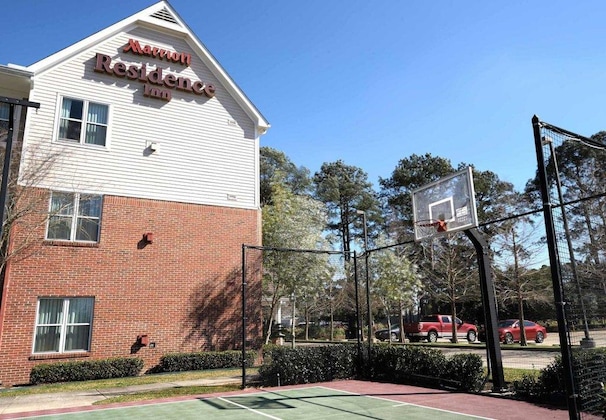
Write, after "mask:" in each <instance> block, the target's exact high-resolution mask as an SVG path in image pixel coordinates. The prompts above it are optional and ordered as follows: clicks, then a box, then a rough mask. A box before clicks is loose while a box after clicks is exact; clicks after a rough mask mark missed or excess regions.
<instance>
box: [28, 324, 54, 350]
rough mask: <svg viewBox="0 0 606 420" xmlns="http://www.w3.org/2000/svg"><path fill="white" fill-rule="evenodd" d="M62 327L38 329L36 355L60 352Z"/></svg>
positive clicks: (35, 346) (35, 345)
mask: <svg viewBox="0 0 606 420" xmlns="http://www.w3.org/2000/svg"><path fill="white" fill-rule="evenodd" d="M59 328H60V327H38V328H36V339H35V343H34V353H39V352H47V351H54V352H58V351H59V337H60V333H59V331H60V329H59Z"/></svg>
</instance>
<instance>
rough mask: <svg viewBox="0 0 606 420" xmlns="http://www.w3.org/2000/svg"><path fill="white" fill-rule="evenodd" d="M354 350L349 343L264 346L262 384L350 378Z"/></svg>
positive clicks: (353, 367) (354, 355)
mask: <svg viewBox="0 0 606 420" xmlns="http://www.w3.org/2000/svg"><path fill="white" fill-rule="evenodd" d="M356 355H357V349H356V348H355V347H354V346H350V345H336V346H321V347H298V348H294V349H292V348H289V347H282V346H266V347H264V358H263V365H262V366H261V367H260V368H259V375H260V377H261V381H262V382H263V384H264V385H267V386H275V385H278V384H281V385H294V384H301V383H316V382H326V381H332V380H334V379H346V378H352V377H354V376H355V373H356V363H355V360H356Z"/></svg>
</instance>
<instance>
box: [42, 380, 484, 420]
mask: <svg viewBox="0 0 606 420" xmlns="http://www.w3.org/2000/svg"><path fill="white" fill-rule="evenodd" d="M432 417H434V418H440V420H449V419H469V418H482V417H475V416H469V415H464V414H459V413H454V412H450V411H444V410H438V409H434V408H430V407H422V406H419V405H414V404H407V403H402V402H398V401H391V400H389V399H385V398H376V397H368V396H360V395H356V394H351V393H347V392H343V391H338V390H334V389H330V388H326V387H311V388H305V389H291V390H277V391H276V390H273V391H267V392H257V393H252V394H242V395H230V396H229V397H218V398H208V399H206V398H199V399H193V400H186V401H178V402H162V403H157V404H143V405H138V406H128V407H118V408H115V407H114V408H107V409H98V410H93V411H80V412H73V413H65V414H53V415H45V416H41V417H36V418H40V419H65V420H67V419H72V420H73V419H78V420H79V419H85V420H88V419H137V418H158V419H180V420H184V419H208V420H211V419H212V420H215V419H224V420H229V419H238V420H240V419H275V420H278V419H288V420H291V419H292V420H296V419H314V420H319V419H335V420H336V419H356V418H364V419H403V418H405V419H424V420H426V419H428V418H432Z"/></svg>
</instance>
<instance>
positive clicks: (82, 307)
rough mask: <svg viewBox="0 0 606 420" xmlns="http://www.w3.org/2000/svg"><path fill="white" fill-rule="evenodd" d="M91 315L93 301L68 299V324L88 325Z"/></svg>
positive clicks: (88, 299)
mask: <svg viewBox="0 0 606 420" xmlns="http://www.w3.org/2000/svg"><path fill="white" fill-rule="evenodd" d="M92 315H93V299H91V298H73V299H69V313H68V315H67V323H68V324H90V322H91V318H92Z"/></svg>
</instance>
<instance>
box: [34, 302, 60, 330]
mask: <svg viewBox="0 0 606 420" xmlns="http://www.w3.org/2000/svg"><path fill="white" fill-rule="evenodd" d="M62 317H63V299H40V306H39V308H38V324H60V323H61V318H62Z"/></svg>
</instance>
